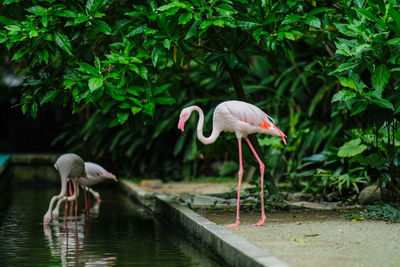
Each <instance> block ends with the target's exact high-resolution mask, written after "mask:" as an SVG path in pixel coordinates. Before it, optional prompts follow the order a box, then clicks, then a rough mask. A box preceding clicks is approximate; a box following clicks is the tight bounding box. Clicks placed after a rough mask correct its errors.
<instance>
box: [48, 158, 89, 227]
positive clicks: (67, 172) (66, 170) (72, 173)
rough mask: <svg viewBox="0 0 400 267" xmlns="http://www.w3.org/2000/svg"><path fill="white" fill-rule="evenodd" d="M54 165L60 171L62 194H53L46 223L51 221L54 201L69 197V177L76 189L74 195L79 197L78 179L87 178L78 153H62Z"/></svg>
mask: <svg viewBox="0 0 400 267" xmlns="http://www.w3.org/2000/svg"><path fill="white" fill-rule="evenodd" d="M54 166H55V168H56V169H57V170H58V172H59V173H60V177H61V192H60V194H58V195H55V196H53V197H52V198H51V200H50V204H49V209H48V210H47V212H46V214H45V215H44V217H43V223H44V224H45V225H47V224H49V223H50V222H51V211H52V208H53V204H54V202H55V201H56V200H59V199H62V198H63V197H67V179H68V178H70V179H72V182H73V183H74V190H75V192H74V196H75V195H76V198H77V196H78V194H79V187H78V179H79V178H81V177H86V178H87V175H86V172H85V164H84V161H83V159H82V158H81V157H79V156H78V155H76V154H72V153H69V154H63V155H61V156H60V157H58V159H57V161H56V163H55V165H54ZM67 203H68V202H66V203H65V210H67ZM77 204H78V203H75V218H76V215H77V212H78V206H77Z"/></svg>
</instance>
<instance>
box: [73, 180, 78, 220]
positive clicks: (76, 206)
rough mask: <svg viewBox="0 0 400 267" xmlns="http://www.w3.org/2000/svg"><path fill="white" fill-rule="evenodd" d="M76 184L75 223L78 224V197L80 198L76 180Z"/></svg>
mask: <svg viewBox="0 0 400 267" xmlns="http://www.w3.org/2000/svg"><path fill="white" fill-rule="evenodd" d="M73 182H74V190H75V192H74V195H75V223H76V222H77V218H78V196H79V185H78V181H77V180H76V179H74V180H73Z"/></svg>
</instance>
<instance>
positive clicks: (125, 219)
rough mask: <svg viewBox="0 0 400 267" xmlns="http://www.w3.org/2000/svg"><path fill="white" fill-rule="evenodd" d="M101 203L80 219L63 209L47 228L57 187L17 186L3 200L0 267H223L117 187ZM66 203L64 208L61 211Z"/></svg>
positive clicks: (103, 191) (105, 191) (103, 194)
mask: <svg viewBox="0 0 400 267" xmlns="http://www.w3.org/2000/svg"><path fill="white" fill-rule="evenodd" d="M99 191H100V194H101V198H102V202H101V203H100V204H99V205H95V206H93V207H92V209H91V212H90V215H89V216H85V214H84V210H83V205H84V204H83V197H82V196H81V197H80V198H79V201H80V205H79V207H80V209H79V213H78V221H77V223H76V224H75V222H74V217H72V218H68V219H69V222H68V223H67V227H65V225H64V222H63V217H64V216H63V210H64V209H63V208H62V209H61V210H60V219H59V224H56V225H51V226H50V227H44V226H43V223H42V220H43V215H44V213H45V212H46V210H47V207H48V203H49V201H50V198H51V197H52V196H53V195H55V194H58V193H59V188H47V189H38V188H34V189H32V188H30V189H26V188H22V189H17V188H14V189H13V190H11V191H7V193H4V192H3V193H2V197H3V199H2V200H1V201H0V265H1V266H220V264H219V263H218V262H216V261H215V260H214V259H212V258H211V256H210V255H208V254H207V251H203V250H198V249H196V248H194V247H193V246H192V245H191V243H190V242H188V241H187V240H186V239H184V238H183V237H182V236H181V234H177V233H176V232H175V231H174V230H173V229H171V227H170V226H169V225H168V224H165V223H163V222H160V221H158V220H157V219H156V218H154V217H153V216H152V215H151V214H149V213H148V212H146V211H145V210H144V209H143V208H142V207H141V206H139V205H138V204H135V203H133V202H131V201H130V199H129V198H128V197H126V196H124V195H122V194H121V193H119V192H118V190H117V189H115V190H113V189H107V188H100V190H99ZM63 206H64V205H62V207H63Z"/></svg>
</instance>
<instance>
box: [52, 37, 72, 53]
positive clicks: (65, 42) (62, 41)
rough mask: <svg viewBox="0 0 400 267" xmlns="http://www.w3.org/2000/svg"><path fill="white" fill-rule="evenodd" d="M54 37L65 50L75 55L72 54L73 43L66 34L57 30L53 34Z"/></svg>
mask: <svg viewBox="0 0 400 267" xmlns="http://www.w3.org/2000/svg"><path fill="white" fill-rule="evenodd" d="M53 39H54V41H55V42H56V44H57V45H58V46H59V47H60V48H61V49H62V50H64V51H65V52H67V53H68V54H69V55H70V56H73V54H72V45H71V42H70V40H69V38H68V36H66V35H65V34H62V33H60V32H56V33H54V35H53Z"/></svg>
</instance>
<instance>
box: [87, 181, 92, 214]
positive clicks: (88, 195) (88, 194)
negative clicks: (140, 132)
mask: <svg viewBox="0 0 400 267" xmlns="http://www.w3.org/2000/svg"><path fill="white" fill-rule="evenodd" d="M86 189H87V190H86V194H87V197H88V211H89V210H90V208H91V207H90V206H91V205H90V193H89V187H87V188H86Z"/></svg>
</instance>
